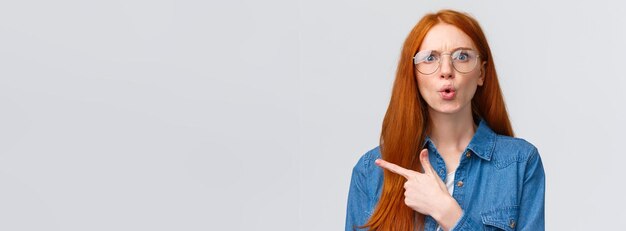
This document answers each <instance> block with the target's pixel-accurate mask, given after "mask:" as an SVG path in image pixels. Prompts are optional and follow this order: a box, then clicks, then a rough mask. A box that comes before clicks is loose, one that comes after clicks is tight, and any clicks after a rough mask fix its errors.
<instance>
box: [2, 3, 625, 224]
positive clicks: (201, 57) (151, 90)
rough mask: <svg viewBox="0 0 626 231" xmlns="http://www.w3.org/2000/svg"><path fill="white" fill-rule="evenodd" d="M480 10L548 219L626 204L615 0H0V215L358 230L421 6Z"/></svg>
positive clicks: (615, 214) (619, 12) (594, 220)
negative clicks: (533, 150) (351, 208)
mask: <svg viewBox="0 0 626 231" xmlns="http://www.w3.org/2000/svg"><path fill="white" fill-rule="evenodd" d="M442 8H452V9H456V10H460V11H465V12H468V13H470V14H471V15H473V16H474V17H475V18H476V19H477V20H478V21H479V22H480V23H481V25H482V26H483V29H484V30H485V32H486V34H487V39H488V40H489V42H490V45H491V48H492V52H493V54H494V59H495V63H496V68H497V71H498V74H499V77H500V83H501V85H502V88H503V91H504V95H505V99H506V102H507V106H508V109H509V113H510V116H511V118H512V122H513V125H514V129H515V132H516V135H517V136H519V137H522V138H524V139H526V140H528V141H530V142H532V143H533V144H535V145H536V146H537V147H538V148H539V151H540V153H541V155H542V158H543V161H544V168H545V171H546V177H547V189H546V190H547V192H546V193H547V194H546V199H547V200H546V228H547V229H548V230H600V229H609V228H613V227H615V225H616V224H618V221H621V220H623V219H625V218H626V212H624V210H623V207H624V206H626V199H624V197H623V195H624V194H626V188H624V187H623V186H622V185H621V181H620V177H621V176H623V175H624V174H623V173H622V171H621V169H622V168H621V165H622V164H623V163H624V161H626V157H624V156H623V154H625V153H624V151H623V150H622V148H621V147H619V146H620V145H621V144H622V143H623V139H624V138H625V137H626V136H624V135H623V134H622V133H623V131H624V130H626V122H625V120H624V119H623V118H626V108H625V107H624V104H625V102H626V96H625V95H624V93H623V90H622V88H623V87H624V86H626V80H625V77H626V76H624V73H625V69H624V68H625V67H626V65H624V61H625V60H626V59H625V58H624V57H623V54H624V53H625V52H626V44H625V43H624V42H623V41H626V27H625V26H624V25H626V14H625V13H626V10H624V9H626V8H625V7H624V5H623V3H619V2H617V1H580V2H570V1H560V2H559V1H554V2H545V1H524V2H502V1H481V2H451V1H445V2H430V1H346V0H339V1H284V0H283V1H223V2H214V1H210V2H206V1H186V0H183V1H171V0H168V1H165V0H157V1H139V0H128V1H67V0H61V1H53V2H49V1H36V0H35V1H3V2H0V108H1V109H0V110H1V111H0V112H1V113H0V230H77V231H78V230H81V231H82V230H342V229H343V225H344V219H345V206H346V198H347V192H348V184H349V180H350V173H351V170H352V167H353V166H354V164H355V163H356V161H357V159H358V158H359V157H360V156H361V155H362V154H363V153H365V152H366V151H368V150H369V149H371V148H373V147H375V146H376V145H378V138H379V134H380V126H381V123H382V119H383V116H384V113H385V110H386V107H387V103H388V100H389V95H390V92H391V84H392V81H393V78H394V73H395V67H396V65H397V63H396V62H397V61H398V56H399V54H400V49H401V46H402V43H403V41H404V38H405V36H406V35H407V34H408V32H409V31H410V30H411V28H412V27H413V25H414V24H415V23H416V22H417V21H418V20H419V19H420V17H421V16H422V15H424V14H425V13H428V12H434V11H437V10H439V9H442Z"/></svg>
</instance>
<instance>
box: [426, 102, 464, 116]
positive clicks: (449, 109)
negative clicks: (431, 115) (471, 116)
mask: <svg viewBox="0 0 626 231" xmlns="http://www.w3.org/2000/svg"><path fill="white" fill-rule="evenodd" d="M461 108H462V107H461V105H458V104H454V105H439V106H438V107H430V109H431V110H433V111H434V112H437V113H443V114H455V113H458V112H459V111H461Z"/></svg>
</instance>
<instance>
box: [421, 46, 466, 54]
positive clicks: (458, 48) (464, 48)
mask: <svg viewBox="0 0 626 231" xmlns="http://www.w3.org/2000/svg"><path fill="white" fill-rule="evenodd" d="M458 50H472V51H473V50H474V49H472V48H469V47H457V48H454V49H452V50H450V52H453V51H458ZM422 51H425V50H422ZM431 51H436V52H437V53H441V51H440V50H431ZM418 52H420V51H418Z"/></svg>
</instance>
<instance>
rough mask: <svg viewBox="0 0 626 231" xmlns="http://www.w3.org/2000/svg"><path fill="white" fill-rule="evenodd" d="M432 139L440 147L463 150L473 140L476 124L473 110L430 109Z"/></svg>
mask: <svg viewBox="0 0 626 231" xmlns="http://www.w3.org/2000/svg"><path fill="white" fill-rule="evenodd" d="M429 116H430V124H429V126H430V134H429V136H430V139H431V140H432V141H433V142H434V143H435V146H437V147H438V149H439V148H444V147H447V148H454V149H457V150H463V149H465V147H467V145H468V144H469V142H470V141H471V140H472V137H473V136H474V133H475V132H476V125H475V124H474V120H473V118H472V112H471V110H465V112H459V113H455V114H446V113H439V112H434V111H433V110H430V111H429Z"/></svg>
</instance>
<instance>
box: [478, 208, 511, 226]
mask: <svg viewBox="0 0 626 231" xmlns="http://www.w3.org/2000/svg"><path fill="white" fill-rule="evenodd" d="M518 213H519V206H506V207H501V208H498V209H494V210H490V211H487V212H483V213H481V214H480V216H481V219H482V222H483V224H484V225H485V230H515V228H516V227H517V218H518V215H519V214H518Z"/></svg>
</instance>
